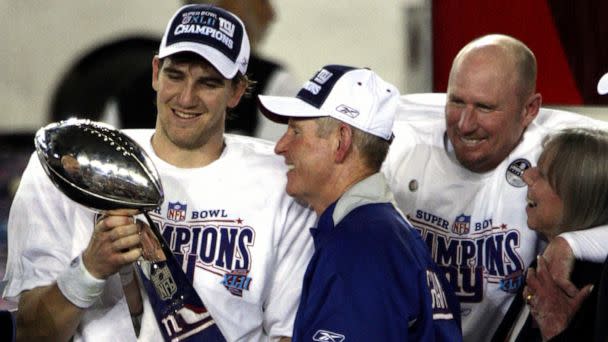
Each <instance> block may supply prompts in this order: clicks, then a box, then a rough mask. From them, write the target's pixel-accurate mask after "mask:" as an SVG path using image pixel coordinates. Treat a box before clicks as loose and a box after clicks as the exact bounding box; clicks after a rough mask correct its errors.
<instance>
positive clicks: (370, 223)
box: [334, 203, 418, 260]
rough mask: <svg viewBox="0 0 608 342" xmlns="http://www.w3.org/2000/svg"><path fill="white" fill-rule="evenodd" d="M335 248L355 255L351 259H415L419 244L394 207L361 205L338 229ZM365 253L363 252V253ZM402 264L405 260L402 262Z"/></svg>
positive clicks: (383, 204)
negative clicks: (416, 248) (416, 247)
mask: <svg viewBox="0 0 608 342" xmlns="http://www.w3.org/2000/svg"><path fill="white" fill-rule="evenodd" d="M335 229H336V231H339V234H338V235H339V236H338V238H337V239H335V240H334V243H335V245H336V247H339V248H344V249H345V250H347V251H354V252H353V255H351V256H348V257H347V258H348V259H352V258H368V257H372V258H378V259H383V258H391V259H392V258H400V259H401V258H405V259H411V258H414V255H415V254H416V251H415V246H416V244H417V243H418V241H416V239H415V235H413V234H412V233H413V232H414V231H413V230H412V228H411V226H410V225H409V223H408V222H407V221H406V220H405V219H403V217H402V216H401V214H400V213H399V212H398V211H397V210H396V209H395V207H394V206H393V205H392V204H391V203H373V204H365V205H362V206H360V207H358V208H356V209H354V210H353V211H351V212H350V213H349V214H348V215H347V216H346V217H344V219H342V221H341V222H340V223H339V224H338V225H337V226H336V228H335ZM362 251H363V252H362ZM401 260H403V259H401Z"/></svg>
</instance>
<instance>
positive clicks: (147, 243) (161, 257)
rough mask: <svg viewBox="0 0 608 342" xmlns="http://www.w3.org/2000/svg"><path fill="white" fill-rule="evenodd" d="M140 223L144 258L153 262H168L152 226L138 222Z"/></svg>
mask: <svg viewBox="0 0 608 342" xmlns="http://www.w3.org/2000/svg"><path fill="white" fill-rule="evenodd" d="M138 223H139V224H140V227H141V246H142V249H143V251H142V256H143V258H144V259H146V260H148V261H152V262H158V261H165V260H167V257H166V256H165V253H163V248H162V247H161V244H160V241H158V239H157V238H156V235H154V233H153V232H152V229H151V228H150V226H148V225H147V224H146V223H145V222H143V221H140V220H138Z"/></svg>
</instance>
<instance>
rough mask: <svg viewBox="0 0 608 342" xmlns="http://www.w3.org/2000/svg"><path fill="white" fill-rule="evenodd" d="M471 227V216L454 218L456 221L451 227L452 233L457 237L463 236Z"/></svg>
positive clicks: (463, 215)
mask: <svg viewBox="0 0 608 342" xmlns="http://www.w3.org/2000/svg"><path fill="white" fill-rule="evenodd" d="M470 227H471V216H467V215H465V214H462V215H459V216H456V220H455V221H454V224H453V225H452V232H454V233H456V234H458V235H464V234H468V233H469V228H470Z"/></svg>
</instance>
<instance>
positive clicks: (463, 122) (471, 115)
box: [458, 106, 477, 134]
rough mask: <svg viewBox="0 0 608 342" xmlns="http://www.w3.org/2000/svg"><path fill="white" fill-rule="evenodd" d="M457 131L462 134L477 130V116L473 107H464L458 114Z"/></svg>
mask: <svg viewBox="0 0 608 342" xmlns="http://www.w3.org/2000/svg"><path fill="white" fill-rule="evenodd" d="M458 129H459V130H460V131H461V132H462V133H464V134H467V133H471V132H474V131H475V130H476V129H477V114H476V113H475V109H474V108H473V106H465V107H464V108H463V109H462V111H461V112H460V120H459V121H458Z"/></svg>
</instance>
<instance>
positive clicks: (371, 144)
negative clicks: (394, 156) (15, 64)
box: [316, 116, 391, 172]
mask: <svg viewBox="0 0 608 342" xmlns="http://www.w3.org/2000/svg"><path fill="white" fill-rule="evenodd" d="M316 121H317V136H318V137H321V138H325V137H327V135H329V133H331V132H332V131H333V130H335V129H337V128H338V126H339V125H340V121H339V120H337V119H334V118H332V117H329V116H326V117H321V118H318V119H317V120H316ZM351 128H352V130H353V145H354V146H355V147H356V148H357V149H358V150H359V152H360V153H361V156H362V158H363V160H364V162H365V165H366V166H367V167H369V168H370V169H371V170H372V171H374V172H378V171H379V170H380V167H381V166H382V163H383V162H384V159H386V155H387V154H388V148H389V146H390V144H391V143H390V141H388V140H384V139H382V138H380V137H378V136H375V135H373V134H370V133H367V132H364V131H362V130H360V129H358V128H356V127H352V126H351Z"/></svg>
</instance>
